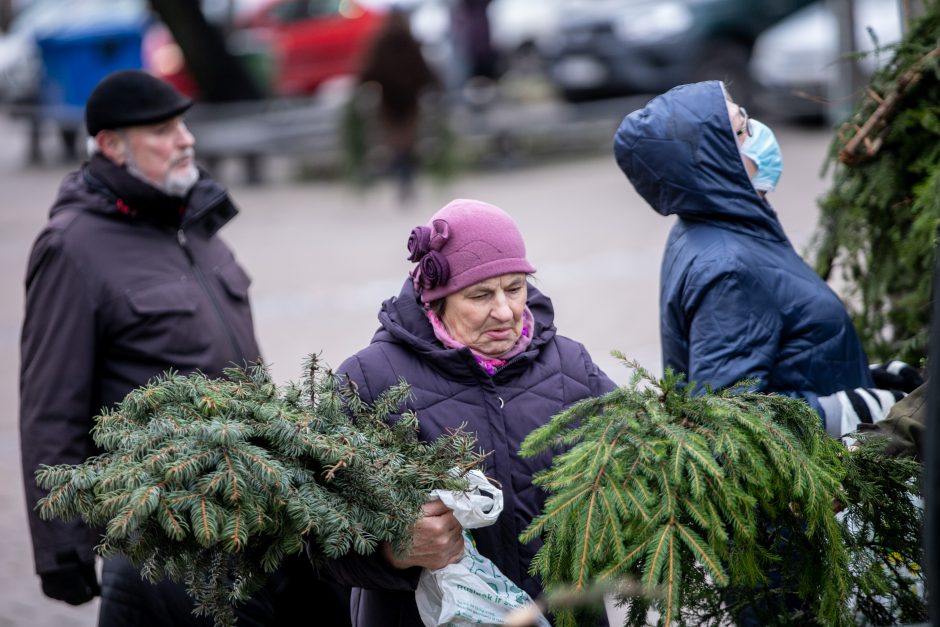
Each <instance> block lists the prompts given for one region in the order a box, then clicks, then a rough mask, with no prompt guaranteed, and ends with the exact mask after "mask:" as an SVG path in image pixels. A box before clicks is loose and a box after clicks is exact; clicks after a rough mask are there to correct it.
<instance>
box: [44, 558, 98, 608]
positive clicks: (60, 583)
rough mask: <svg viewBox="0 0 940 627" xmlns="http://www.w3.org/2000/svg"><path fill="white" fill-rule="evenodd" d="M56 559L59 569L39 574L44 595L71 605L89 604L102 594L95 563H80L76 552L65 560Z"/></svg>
mask: <svg viewBox="0 0 940 627" xmlns="http://www.w3.org/2000/svg"><path fill="white" fill-rule="evenodd" d="M56 557H57V561H58V562H59V564H60V565H59V567H58V568H56V569H55V570H51V571H48V572H44V573H39V578H40V579H42V593H43V594H45V595H46V596H47V597H49V598H50V599H56V600H58V601H65V602H66V603H68V604H69V605H81V604H82V603H88V602H89V601H91V600H92V599H93V598H95V597H96V596H98V595H99V594H101V586H99V585H98V574H97V573H96V572H95V563H94V562H82V561H79V559H78V555H76V554H75V552H74V551H73V552H72V554H71V555H70V556H68V557H66V559H64V560H63V559H61V558H62V556H56Z"/></svg>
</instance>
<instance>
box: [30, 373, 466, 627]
mask: <svg viewBox="0 0 940 627" xmlns="http://www.w3.org/2000/svg"><path fill="white" fill-rule="evenodd" d="M304 370H305V373H306V375H305V377H304V378H303V380H302V381H301V383H300V384H293V383H292V384H289V385H287V386H285V387H283V388H279V387H278V386H276V385H275V384H274V383H273V382H272V381H271V379H270V375H269V374H268V371H267V369H266V368H265V367H264V365H262V364H258V365H254V366H251V367H247V368H232V369H229V370H226V371H225V375H226V378H224V379H209V378H207V377H205V376H203V375H201V374H193V375H189V376H181V375H179V374H175V373H173V372H169V373H166V374H165V375H163V376H161V377H158V378H156V379H154V380H153V381H151V382H150V383H149V384H148V385H146V386H144V387H142V388H140V389H137V390H135V391H133V392H131V393H130V394H128V395H127V397H126V398H125V399H124V400H123V401H122V402H121V403H120V404H119V405H117V406H116V407H114V408H112V409H109V410H107V411H105V412H104V414H103V415H101V416H99V417H98V418H97V419H96V424H95V427H94V429H93V432H92V434H93V437H94V439H95V442H96V444H97V445H98V446H99V447H100V448H101V449H102V450H104V451H105V452H104V453H103V454H101V455H98V456H96V457H93V458H90V459H88V460H86V461H85V462H84V463H83V464H79V465H77V466H66V465H62V466H44V467H42V468H40V470H39V471H37V482H38V483H39V485H40V486H42V487H43V488H45V489H46V490H48V491H49V492H48V495H47V496H46V497H44V498H43V499H41V500H40V501H39V503H38V505H37V507H38V508H39V510H40V514H41V516H42V517H43V518H44V519H50V518H63V519H71V518H76V517H79V516H80V517H81V518H82V519H83V520H85V522H87V523H88V524H89V525H90V526H92V527H96V528H101V529H104V535H103V537H102V539H101V542H100V544H99V546H98V547H97V550H98V552H99V554H101V555H102V556H105V557H108V556H113V555H117V554H123V555H126V556H127V557H129V558H130V559H131V560H132V561H133V562H134V564H135V565H137V566H138V567H139V568H140V569H141V572H142V574H143V575H144V576H145V577H146V578H147V579H149V580H150V581H152V582H156V581H159V580H161V579H164V578H169V579H172V580H175V581H180V582H184V583H185V584H186V585H187V587H188V590H189V592H190V594H191V595H192V596H193V598H194V599H195V600H196V613H199V614H209V615H212V616H213V617H214V618H215V622H216V624H217V625H230V624H232V623H233V622H234V610H233V607H234V604H236V603H237V602H239V601H242V600H244V599H246V598H247V597H248V596H250V595H251V594H253V593H254V592H256V591H257V590H258V589H260V587H261V586H262V585H263V584H264V580H265V577H266V575H267V574H269V573H272V572H274V571H275V570H276V569H277V568H278V566H279V565H280V563H281V562H282V561H283V560H284V559H285V557H286V556H288V555H292V554H297V553H300V552H302V551H303V550H304V546H305V543H306V544H307V549H308V554H309V555H310V557H311V559H313V560H315V561H322V560H326V559H332V558H337V557H341V556H342V555H345V554H346V553H348V552H350V551H354V552H356V553H360V554H369V553H372V552H373V551H374V550H375V549H376V547H377V546H378V544H379V543H381V542H390V543H392V544H393V545H394V546H396V547H397V548H400V549H404V548H406V547H407V544H408V542H409V541H410V529H411V527H412V525H413V524H414V523H415V522H416V521H417V519H418V518H419V517H420V515H421V506H422V504H423V503H424V502H425V500H426V498H427V495H428V493H429V492H430V491H431V490H433V489H435V488H445V489H455V490H464V489H466V482H465V481H464V480H463V479H462V475H463V474H464V473H465V472H466V471H467V470H469V469H471V468H473V467H475V466H476V465H478V464H479V462H480V461H481V459H482V457H481V456H480V455H478V454H477V453H476V452H474V446H475V441H474V439H473V438H472V437H471V436H470V435H468V434H466V433H463V432H461V431H454V432H451V433H448V434H446V435H444V436H442V437H441V438H440V439H438V440H437V441H435V442H431V443H425V442H422V441H421V440H419V439H418V437H417V428H418V422H417V418H416V417H415V416H414V414H411V413H408V412H405V413H403V414H402V417H401V419H400V420H398V421H397V422H396V423H395V424H394V425H389V424H388V422H386V421H387V419H388V418H389V417H390V416H391V415H392V414H393V413H395V414H397V413H399V412H401V407H402V404H403V402H404V401H405V400H406V399H407V398H408V395H409V394H410V390H409V388H408V387H407V385H405V384H404V383H402V384H400V385H398V386H396V387H394V388H392V389H390V390H387V391H386V392H384V393H383V394H382V395H381V396H380V397H379V398H378V399H377V400H376V402H375V403H374V404H372V405H368V404H366V403H363V402H362V401H361V400H360V399H359V398H358V396H356V395H355V393H354V391H353V390H352V388H351V387H350V386H349V384H348V383H347V381H345V380H344V379H342V378H341V377H339V376H336V375H334V374H333V373H331V372H330V371H328V370H325V369H324V368H323V366H322V365H321V364H320V363H319V362H318V360H317V358H316V356H311V357H310V358H309V359H308V360H307V362H306V363H305V365H304ZM455 467H456V468H458V469H460V471H459V472H458V473H456V474H455V473H454V472H453V469H454V468H455Z"/></svg>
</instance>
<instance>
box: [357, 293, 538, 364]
mask: <svg viewBox="0 0 940 627" xmlns="http://www.w3.org/2000/svg"><path fill="white" fill-rule="evenodd" d="M528 293H529V298H528V301H527V305H528V306H529V310H530V311H531V312H532V317H533V318H534V320H535V327H534V329H533V334H532V342H531V343H530V344H529V346H528V348H526V350H525V351H524V352H522V353H521V354H519V355H516V356H515V357H513V358H512V359H510V360H509V362H508V363H507V364H506V365H505V366H504V367H503V368H502V369H501V370H500V371H499V372H497V373H496V375H495V377H493V378H494V379H497V380H498V379H501V378H503V377H505V376H510V375H512V374H515V373H517V372H519V371H521V370H524V369H526V368H527V367H528V366H529V364H530V363H531V362H532V361H533V360H534V359H535V358H536V357H538V355H539V353H540V351H541V350H542V348H543V347H544V346H545V344H547V343H548V342H550V341H551V340H552V338H554V337H555V324H554V322H555V310H554V308H553V307H552V301H551V299H549V298H548V297H547V296H545V295H544V294H542V293H541V292H540V291H539V290H537V289H536V288H535V287H533V286H532V284H531V283H530V284H529V285H528ZM379 322H380V323H381V324H382V328H381V329H379V330H378V332H376V334H375V337H373V339H372V341H373V342H375V341H380V340H383V339H389V338H388V336H391V338H392V339H394V340H395V341H397V342H398V343H401V344H404V345H406V346H408V347H409V348H410V349H411V350H413V351H414V352H416V353H417V354H418V355H419V356H420V357H421V358H422V359H423V360H425V361H426V362H428V363H429V364H430V365H432V366H433V367H434V368H435V369H437V370H440V371H442V372H444V373H446V374H448V375H449V376H450V377H452V378H454V379H456V380H469V379H472V380H477V379H482V380H485V379H490V377H489V376H488V375H487V374H486V373H485V372H484V371H483V369H482V368H480V366H479V365H478V364H477V363H476V361H475V360H474V358H473V355H472V354H471V353H470V350H469V349H467V348H460V349H453V348H445V347H443V346H441V343H440V342H439V341H438V339H437V338H436V337H435V335H434V329H433V328H432V327H431V323H430V322H429V321H428V319H427V316H426V315H425V313H424V307H423V305H422V304H421V302H420V300H419V299H418V297H417V295H416V294H415V291H414V286H413V285H412V281H411V279H410V278H409V279H406V280H405V283H404V285H403V286H402V289H401V292H400V293H399V294H398V296H395V297H392V298H390V299H388V300H386V301H385V302H384V303H382V308H381V310H380V311H379Z"/></svg>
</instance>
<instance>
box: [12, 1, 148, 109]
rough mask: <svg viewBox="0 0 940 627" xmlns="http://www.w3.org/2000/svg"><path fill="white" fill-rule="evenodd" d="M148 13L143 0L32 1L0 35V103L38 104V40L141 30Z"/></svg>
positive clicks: (40, 75)
mask: <svg viewBox="0 0 940 627" xmlns="http://www.w3.org/2000/svg"><path fill="white" fill-rule="evenodd" d="M149 14H150V9H149V6H148V4H147V1H146V0H82V2H66V1H64V0H32V2H29V3H26V4H24V5H23V7H22V9H21V10H20V11H19V12H18V13H17V15H16V17H15V18H14V19H13V21H12V23H11V24H10V31H9V32H8V33H7V34H6V35H3V36H0V102H2V103H5V104H13V105H23V104H35V103H36V102H38V99H39V89H40V82H41V79H42V75H43V64H42V55H41V51H40V49H39V46H38V45H37V39H41V38H48V37H53V36H57V35H59V34H62V33H64V32H66V31H67V32H70V33H80V32H83V31H90V30H100V29H101V28H102V27H105V26H108V25H113V26H115V27H119V28H143V24H144V23H145V22H146V21H147V19H148V16H149Z"/></svg>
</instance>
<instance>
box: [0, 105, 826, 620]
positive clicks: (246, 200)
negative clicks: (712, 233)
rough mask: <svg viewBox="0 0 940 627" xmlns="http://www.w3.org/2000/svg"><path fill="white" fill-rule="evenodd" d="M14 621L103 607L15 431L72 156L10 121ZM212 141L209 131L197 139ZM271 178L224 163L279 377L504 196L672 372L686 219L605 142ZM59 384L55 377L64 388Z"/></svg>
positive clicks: (624, 338)
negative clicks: (441, 164) (519, 162)
mask: <svg viewBox="0 0 940 627" xmlns="http://www.w3.org/2000/svg"><path fill="white" fill-rule="evenodd" d="M0 135H2V136H3V137H4V139H5V141H4V143H3V145H2V147H0V293H2V295H3V298H2V300H0V627H7V626H14V625H15V626H17V627H19V626H23V627H25V626H30V627H53V626H58V625H76V626H78V627H82V626H90V625H94V624H95V616H96V607H95V605H94V604H89V605H87V606H84V607H81V608H70V607H68V606H66V605H64V604H60V603H54V602H49V601H47V600H45V599H44V598H43V597H42V595H41V593H40V590H39V582H38V579H37V578H36V577H35V576H34V574H33V568H32V559H31V553H30V544H29V537H28V533H27V530H26V523H25V508H26V504H25V503H24V499H23V496H22V488H21V474H20V467H19V454H18V448H17V447H18V444H17V442H18V441H17V431H16V412H17V372H18V359H19V357H18V334H19V325H20V322H21V316H22V279H23V272H24V269H25V264H26V256H27V253H28V250H29V246H30V244H31V242H32V239H33V237H34V236H35V234H36V233H37V231H38V230H39V228H40V227H41V225H42V224H43V222H44V220H45V215H46V211H47V210H48V206H49V204H50V202H51V201H52V199H53V195H54V193H55V190H56V187H57V185H58V181H59V180H60V179H61V177H62V176H63V175H64V174H65V172H66V171H67V170H68V169H69V168H67V167H65V166H44V167H40V168H30V169H27V168H26V167H25V166H23V165H22V163H23V157H24V155H25V146H24V143H23V132H22V129H20V128H18V127H15V126H13V125H11V124H10V123H9V122H7V121H5V120H0ZM778 137H779V139H780V142H781V144H782V147H783V152H784V155H785V157H786V170H785V174H784V177H783V180H782V182H781V189H780V190H778V191H777V192H776V193H774V194H773V196H772V201H773V204H774V205H775V206H776V207H777V208H778V211H779V212H780V217H781V220H782V221H783V224H784V226H785V227H786V229H787V231H788V232H789V234H790V236H791V238H792V239H793V241H794V243H795V245H796V246H797V249H798V250H804V248H805V247H806V245H807V243H808V241H809V240H810V238H811V236H812V232H813V229H814V227H815V221H816V215H817V210H816V206H815V199H816V197H817V196H819V195H820V194H821V193H822V192H823V191H824V189H825V182H824V181H823V180H821V179H820V168H821V165H822V162H823V158H824V155H825V152H826V149H827V144H828V138H829V136H828V133H826V132H823V131H817V130H810V131H807V130H798V129H779V130H778ZM197 152H198V146H197ZM271 170H272V171H273V172H274V175H273V176H271V177H270V179H269V180H270V182H269V183H268V184H267V185H265V186H262V187H247V186H244V185H241V184H239V180H238V179H239V178H240V175H239V173H238V170H237V169H234V168H227V169H223V171H222V173H221V174H222V178H223V179H224V180H225V181H226V182H227V183H228V184H229V185H230V186H231V189H232V193H233V196H234V198H235V200H236V202H237V203H238V204H239V205H240V207H241V208H242V210H243V211H242V214H241V215H240V216H239V217H238V218H237V219H236V220H235V221H234V222H233V223H232V224H231V225H230V226H229V227H228V228H226V230H225V231H224V234H225V237H226V238H227V239H228V240H229V241H230V242H231V244H232V245H233V247H234V248H235V250H236V254H237V255H238V257H239V258H240V260H241V261H242V263H243V264H244V266H245V267H246V268H247V269H248V270H249V272H250V274H251V275H252V276H253V278H254V284H253V286H252V297H253V300H254V305H255V315H256V322H257V332H258V336H259V339H260V342H261V346H262V350H263V352H264V354H265V355H266V358H267V359H268V360H269V361H270V362H271V363H272V364H273V371H274V374H275V377H276V378H277V379H278V380H281V381H284V380H287V379H292V378H295V377H297V376H298V375H299V374H300V364H301V360H302V358H303V357H304V355H305V354H307V353H309V352H313V351H322V354H323V357H324V358H325V360H326V361H327V362H329V363H330V364H333V365H338V364H339V362H340V361H341V360H342V359H343V358H345V357H346V356H348V355H349V354H351V353H352V352H354V351H355V350H357V349H359V348H361V347H362V346H364V345H365V344H366V343H367V342H368V341H369V338H370V337H371V335H372V332H373V331H374V329H375V327H376V324H377V323H376V319H375V315H376V312H377V310H378V306H379V303H380V302H381V300H382V299H383V298H385V297H387V296H389V295H391V294H392V293H397V290H398V288H399V286H400V284H401V282H402V280H403V278H404V276H405V273H406V272H407V270H408V263H407V261H406V260H405V256H406V253H405V241H406V238H407V235H408V233H409V231H410V229H411V228H412V227H413V226H414V225H416V224H418V223H422V222H424V221H425V220H426V219H427V218H428V217H429V216H430V214H431V213H433V211H435V210H436V209H438V208H439V207H440V206H442V205H443V204H445V203H446V202H447V201H449V200H450V199H452V198H455V197H475V198H479V199H482V200H487V201H490V202H493V203H495V204H497V205H500V206H502V207H503V208H505V209H506V210H508V211H509V212H510V213H512V214H513V216H514V217H515V218H516V220H517V221H518V222H519V224H520V226H521V228H522V232H523V234H524V235H525V237H526V241H527V245H528V254H529V258H530V260H531V261H532V262H533V263H534V264H535V266H536V267H537V268H538V270H539V271H538V274H537V275H536V276H537V277H538V285H539V287H540V289H542V290H543V291H544V292H546V293H547V294H548V295H550V296H551V297H552V298H553V301H554V303H555V307H556V312H557V318H556V322H557V326H558V328H559V329H560V331H561V333H563V334H565V335H568V336H571V337H574V338H576V339H578V340H580V341H582V342H583V343H584V344H585V345H586V346H587V348H588V350H589V351H590V352H591V354H592V355H593V356H594V358H595V359H596V360H597V361H598V362H599V363H600V364H602V367H603V368H604V369H605V370H606V371H607V372H608V374H610V376H611V377H612V378H614V379H615V380H617V381H619V382H626V380H627V378H628V376H629V372H628V370H627V369H625V368H624V367H622V366H620V365H619V364H618V363H616V361H615V360H614V359H613V358H612V357H610V356H609V351H610V350H612V349H619V350H621V351H623V352H624V353H626V354H627V355H629V356H631V357H633V358H635V359H637V360H639V361H640V362H641V363H643V364H644V365H646V366H647V367H648V368H650V369H652V370H653V371H655V372H659V371H660V364H659V340H658V322H657V320H658V318H657V303H658V293H657V280H658V275H659V261H660V255H661V252H662V247H663V243H664V241H665V238H666V234H667V231H668V229H669V226H670V224H671V221H670V220H669V219H665V218H662V217H660V216H659V215H658V214H656V213H654V212H653V211H652V210H650V209H649V208H648V207H647V206H646V205H645V204H644V203H643V202H642V200H641V199H640V198H639V196H638V195H637V194H636V193H635V192H634V191H633V189H632V187H631V186H630V185H629V183H628V182H627V181H626V180H625V179H624V177H623V175H622V174H621V173H620V171H619V170H618V169H617V168H616V165H615V163H614V161H613V159H612V157H611V156H610V155H609V153H608V152H607V151H606V149H604V148H603V147H601V149H600V150H599V152H598V155H597V156H596V157H589V158H582V159H579V160H577V161H568V162H556V163H552V164H547V165H546V164H543V165H538V166H527V167H521V166H516V167H513V168H511V169H504V170H502V171H489V172H486V173H474V174H467V175H465V176H462V177H460V178H458V179H456V180H454V181H453V182H451V183H450V184H448V185H447V186H444V187H432V186H430V185H429V184H422V185H421V187H420V188H419V193H418V196H417V198H416V199H415V201H414V202H413V203H412V204H411V205H409V206H408V207H407V208H402V207H399V206H398V205H397V204H396V202H395V195H394V193H393V190H392V189H391V188H390V187H389V186H387V185H379V186H377V187H375V188H374V189H372V190H370V191H368V192H366V193H359V192H356V191H354V190H352V189H350V188H349V187H347V186H346V185H344V184H342V183H340V182H293V181H292V180H291V178H292V177H291V176H290V175H291V172H292V168H291V165H290V164H289V163H286V162H281V163H277V164H274V167H272V168H271ZM54 393H55V390H50V394H54Z"/></svg>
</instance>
